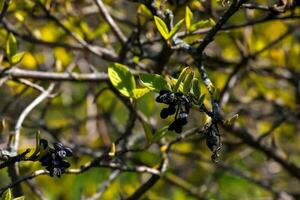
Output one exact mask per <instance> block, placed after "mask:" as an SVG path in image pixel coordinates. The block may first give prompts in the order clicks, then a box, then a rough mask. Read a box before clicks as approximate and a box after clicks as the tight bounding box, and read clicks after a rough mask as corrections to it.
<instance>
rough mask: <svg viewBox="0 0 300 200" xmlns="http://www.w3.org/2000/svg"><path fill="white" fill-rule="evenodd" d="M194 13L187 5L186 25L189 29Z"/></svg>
mask: <svg viewBox="0 0 300 200" xmlns="http://www.w3.org/2000/svg"><path fill="white" fill-rule="evenodd" d="M192 19H193V13H192V11H191V10H190V8H189V7H188V6H186V7H185V27H186V30H187V31H189V30H190V28H191V24H192Z"/></svg>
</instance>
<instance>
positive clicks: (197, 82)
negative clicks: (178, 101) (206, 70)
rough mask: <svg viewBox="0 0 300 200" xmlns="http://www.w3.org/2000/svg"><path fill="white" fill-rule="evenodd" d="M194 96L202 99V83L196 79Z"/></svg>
mask: <svg viewBox="0 0 300 200" xmlns="http://www.w3.org/2000/svg"><path fill="white" fill-rule="evenodd" d="M193 94H194V96H195V97H196V98H197V99H199V98H200V95H201V88H200V82H199V80H198V79H196V78H194V79H193Z"/></svg>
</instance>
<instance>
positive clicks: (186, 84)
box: [182, 71, 194, 94]
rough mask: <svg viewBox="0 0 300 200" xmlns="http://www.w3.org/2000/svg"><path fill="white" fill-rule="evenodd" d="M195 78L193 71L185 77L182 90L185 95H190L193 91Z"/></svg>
mask: <svg viewBox="0 0 300 200" xmlns="http://www.w3.org/2000/svg"><path fill="white" fill-rule="evenodd" d="M193 78H194V72H192V71H191V72H189V73H188V74H187V76H186V77H185V79H184V82H183V89H182V92H183V94H188V93H189V91H190V90H191V86H192V80H193Z"/></svg>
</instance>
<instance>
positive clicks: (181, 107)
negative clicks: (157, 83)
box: [156, 90, 192, 133]
mask: <svg viewBox="0 0 300 200" xmlns="http://www.w3.org/2000/svg"><path fill="white" fill-rule="evenodd" d="M156 101H157V102H159V103H164V104H167V105H169V107H168V108H163V109H162V110H161V112H160V117H161V118H162V119H165V118H167V117H168V116H171V115H174V114H175V113H176V115H175V120H174V122H173V123H172V124H170V126H169V130H171V131H173V130H174V131H175V132H176V133H181V132H182V127H183V126H184V125H185V124H187V118H188V113H189V110H190V108H191V106H192V105H191V102H190V100H189V98H188V97H186V96H185V95H184V94H183V93H181V92H175V93H173V92H171V91H169V90H161V91H160V92H159V95H158V96H157V97H156ZM179 111H180V113H179ZM178 113H179V115H178Z"/></svg>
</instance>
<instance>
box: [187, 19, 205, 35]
mask: <svg viewBox="0 0 300 200" xmlns="http://www.w3.org/2000/svg"><path fill="white" fill-rule="evenodd" d="M207 25H209V20H200V21H198V22H196V23H194V24H193V25H192V26H191V27H190V29H189V31H190V32H194V31H196V30H198V29H200V28H204V27H206V26H207Z"/></svg>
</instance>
